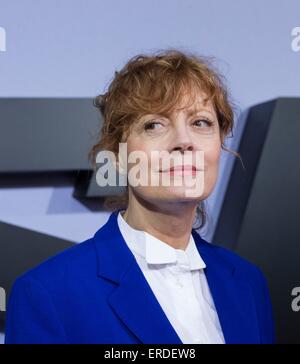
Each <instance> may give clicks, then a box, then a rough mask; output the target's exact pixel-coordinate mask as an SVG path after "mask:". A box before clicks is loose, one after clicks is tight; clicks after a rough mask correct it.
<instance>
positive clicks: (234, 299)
mask: <svg viewBox="0 0 300 364" xmlns="http://www.w3.org/2000/svg"><path fill="white" fill-rule="evenodd" d="M192 234H193V237H194V240H195V242H196V246H197V248H198V251H199V253H200V255H201V257H202V259H203V260H204V262H205V264H206V268H204V271H205V275H206V278H207V282H208V285H209V288H210V291H211V294H212V297H213V300H214V304H215V307H216V310H217V313H218V316H219V320H220V324H221V327H222V330H223V335H224V338H225V342H226V343H227V344H232V343H259V342H260V336H259V329H258V322H257V315H256V309H255V301H254V297H253V294H252V290H251V286H250V283H248V282H247V281H246V280H243V277H239V275H238V272H237V271H236V269H235V266H234V265H232V264H231V263H229V262H228V261H226V260H224V259H222V257H221V256H220V255H219V252H218V247H216V246H212V245H210V244H209V243H207V242H205V241H204V240H203V239H202V238H201V237H200V235H199V234H198V233H196V232H195V230H193V231H192Z"/></svg>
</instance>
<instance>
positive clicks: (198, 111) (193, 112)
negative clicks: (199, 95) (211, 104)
mask: <svg viewBox="0 0 300 364" xmlns="http://www.w3.org/2000/svg"><path fill="white" fill-rule="evenodd" d="M201 111H206V112H209V113H210V114H211V115H213V113H212V112H211V111H210V110H209V109H207V108H204V107H203V108H194V109H191V110H188V111H186V114H187V116H192V115H195V114H198V113H200V112H201Z"/></svg>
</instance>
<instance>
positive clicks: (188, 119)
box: [123, 92, 221, 203]
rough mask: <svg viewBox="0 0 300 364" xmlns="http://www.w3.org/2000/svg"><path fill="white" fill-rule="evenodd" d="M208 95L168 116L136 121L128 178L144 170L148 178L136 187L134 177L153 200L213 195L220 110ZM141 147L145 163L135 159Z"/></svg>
mask: <svg viewBox="0 0 300 364" xmlns="http://www.w3.org/2000/svg"><path fill="white" fill-rule="evenodd" d="M205 96H206V95H205V94H204V93H200V92H198V93H197V95H196V99H195V103H194V104H193V105H192V106H190V107H189V108H184V109H182V110H177V107H176V110H175V111H174V112H173V113H172V115H171V116H170V117H169V118H167V117H165V116H162V115H156V114H147V115H144V116H143V117H142V118H140V119H139V120H138V121H136V122H135V124H134V125H133V127H132V130H131V133H130V135H129V136H128V138H127V161H128V162H129V163H128V164H127V173H128V177H129V175H131V177H132V176H136V177H141V176H142V175H143V178H144V179H143V181H144V183H143V185H137V183H136V182H135V185H134V186H132V183H131V182H130V178H129V182H128V184H129V188H130V189H132V192H133V193H134V194H137V195H138V196H139V197H141V198H142V199H144V200H146V201H148V202H150V203H151V202H153V203H155V202H157V203H162V202H183V201H188V200H189V201H191V200H194V201H195V202H197V203H198V202H199V201H201V200H204V199H205V198H207V197H208V196H209V195H210V193H211V192H212V190H213V188H214V186H215V183H216V180H217V176H218V169H219V159H220V153H221V140H220V130H219V124H218V120H217V116H216V113H215V110H214V108H213V105H212V103H211V102H210V101H209V100H207V101H205ZM189 100H190V99H189V95H188V94H185V95H184V96H183V98H182V100H181V101H182V102H181V103H180V105H178V107H181V106H182V105H190V102H189ZM137 151H138V152H140V153H142V155H143V156H145V158H146V160H147V163H146V164H145V158H144V159H143V164H141V163H140V162H141V160H140V159H139V160H136V162H135V163H134V162H133V160H130V155H131V157H133V155H132V152H137ZM154 151H156V152H154ZM153 152H154V153H153ZM161 152H163V154H159V153H161ZM133 154H134V153H133ZM172 158H174V159H172ZM185 158H186V159H185ZM133 159H134V157H133ZM130 162H133V163H130ZM123 165H124V164H123ZM172 167H173V168H174V167H175V170H172ZM194 167H196V169H197V170H196V171H195V170H194V171H193V169H194ZM137 171H139V173H140V174H139V173H137ZM145 181H146V183H145ZM153 181H156V182H153ZM157 181H158V182H157ZM193 183H194V184H193ZM191 186H192V187H191Z"/></svg>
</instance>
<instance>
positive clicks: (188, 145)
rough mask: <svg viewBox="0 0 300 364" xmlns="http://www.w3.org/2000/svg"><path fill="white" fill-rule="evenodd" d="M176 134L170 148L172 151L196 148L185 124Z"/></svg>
mask: <svg viewBox="0 0 300 364" xmlns="http://www.w3.org/2000/svg"><path fill="white" fill-rule="evenodd" d="M174 133H175V135H174V138H173V143H172V145H171V148H170V152H173V151H179V152H184V151H186V150H188V151H192V150H194V144H193V141H192V139H191V136H190V134H189V133H188V131H187V130H186V127H185V126H181V127H179V128H177V129H176V130H175V132H174Z"/></svg>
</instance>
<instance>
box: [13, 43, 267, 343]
mask: <svg viewBox="0 0 300 364" xmlns="http://www.w3.org/2000/svg"><path fill="white" fill-rule="evenodd" d="M95 101H96V102H95V104H96V106H97V107H98V108H99V109H100V111H101V113H102V116H103V120H104V124H103V127H102V130H101V135H100V137H99V140H98V142H97V143H96V145H95V146H94V147H93V148H92V150H91V153H90V156H91V158H92V160H93V161H95V160H96V157H97V156H99V155H100V154H101V152H103V151H108V152H110V155H112V156H113V157H115V158H112V161H113V162H114V165H115V167H116V169H117V170H118V172H119V174H120V176H121V177H122V176H123V177H124V176H125V180H126V181H127V182H128V183H127V187H126V188H125V194H124V195H123V196H118V197H117V198H116V199H115V200H113V199H110V200H109V201H107V206H115V210H114V211H113V212H112V213H111V215H110V217H109V219H108V222H107V223H106V224H105V225H104V226H102V227H101V228H100V229H99V230H98V231H97V232H96V233H95V235H94V236H93V237H91V238H90V239H88V240H87V241H85V242H83V243H81V244H78V245H76V246H75V247H72V248H70V249H67V250H65V251H64V252H62V253H60V254H58V255H57V256H55V257H52V258H50V259H48V260H47V261H46V262H44V263H43V264H41V265H40V266H38V267H36V268H34V269H32V270H31V271H29V272H27V273H25V274H24V275H22V276H21V277H19V278H18V279H17V280H16V282H15V284H14V286H13V290H12V294H11V297H10V300H9V306H8V313H7V328H6V342H7V343H165V344H167V343H273V342H274V329H273V319H272V308H271V303H270V297H269V293H268V288H267V285H266V280H265V278H264V276H263V275H262V273H261V271H260V270H259V269H258V268H257V267H255V266H254V265H252V264H251V263H249V262H247V261H245V260H244V259H242V258H240V257H238V256H237V255H236V254H234V253H233V252H230V251H228V250H226V249H224V248H221V247H218V246H215V245H213V244H210V243H208V242H206V241H205V240H204V239H203V238H201V236H200V235H199V234H198V233H197V232H196V228H195V226H194V223H195V222H196V221H197V220H199V221H200V222H201V224H200V227H203V226H204V224H205V221H206V213H205V209H204V201H205V199H206V198H207V197H208V196H209V195H210V194H211V192H212V191H213V188H214V186H215V183H216V180H217V175H218V169H219V159H220V153H221V149H222V148H223V149H224V150H227V151H229V150H228V149H227V148H226V147H225V145H224V140H225V137H226V136H227V135H228V133H229V132H230V131H231V130H232V127H233V109H232V106H231V104H230V102H229V99H228V93H227V91H226V88H225V86H224V83H223V82H222V78H221V76H220V75H219V74H218V73H217V71H215V70H214V69H213V67H212V66H211V65H210V64H209V62H208V61H207V60H205V59H204V58H201V57H198V56H196V55H192V54H186V53H183V52H180V51H176V50H167V51H162V52H158V53H157V54H154V55H149V56H146V55H140V56H136V57H134V58H132V59H131V60H130V61H129V62H128V63H127V64H126V65H125V66H124V68H123V69H122V70H121V71H120V72H116V74H115V77H114V79H113V81H112V82H111V84H110V86H109V88H108V90H107V92H106V93H105V94H104V95H100V96H99V97H97V98H96V99H95ZM120 143H124V144H122V145H123V146H124V145H125V146H126V152H125V154H124V153H123V154H122V153H119V148H120V145H121V144H120ZM154 151H156V152H164V153H162V154H159V156H158V154H154V153H153V152H154ZM135 152H139V156H140V157H141V159H143V161H144V162H146V163H143V164H141V163H140V164H138V163H134V161H136V160H137V159H136V158H135V156H136V155H135V154H134V153H135ZM98 153H99V154H98ZM112 153H113V154H112ZM233 153H234V152H233ZM234 154H235V155H237V154H236V153H234ZM187 156H189V158H190V159H184V158H185V157H187ZM99 160H101V155H100V157H99V158H98V157H97V161H99ZM102 167H103V166H102ZM102 167H101V168H102ZM137 167H138V168H137ZM99 176H100V177H101V176H103V173H100V175H99ZM100 177H99V178H100ZM141 179H142V181H143V183H137V182H141ZM97 181H98V180H97ZM193 182H194V185H193ZM191 186H194V188H191ZM195 186H196V187H195Z"/></svg>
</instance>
